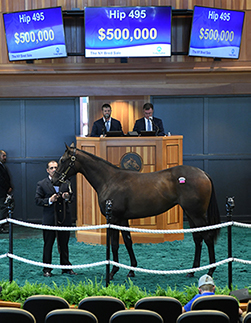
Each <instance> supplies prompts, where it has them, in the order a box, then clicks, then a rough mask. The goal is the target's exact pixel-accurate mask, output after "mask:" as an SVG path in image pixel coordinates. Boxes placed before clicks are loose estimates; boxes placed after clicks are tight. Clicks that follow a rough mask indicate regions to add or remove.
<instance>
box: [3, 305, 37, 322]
mask: <svg viewBox="0 0 251 323" xmlns="http://www.w3.org/2000/svg"><path fill="white" fill-rule="evenodd" d="M0 322H1V323H12V322H18V323H36V320H35V318H34V316H33V315H32V314H31V313H29V312H28V311H25V310H23V309H21V308H15V307H0Z"/></svg>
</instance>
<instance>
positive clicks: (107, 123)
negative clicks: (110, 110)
mask: <svg viewBox="0 0 251 323" xmlns="http://www.w3.org/2000/svg"><path fill="white" fill-rule="evenodd" d="M105 126H106V131H109V130H110V127H109V121H106V125H105Z"/></svg>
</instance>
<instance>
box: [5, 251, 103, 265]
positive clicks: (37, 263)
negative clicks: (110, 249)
mask: <svg viewBox="0 0 251 323" xmlns="http://www.w3.org/2000/svg"><path fill="white" fill-rule="evenodd" d="M6 256H7V257H9V258H12V259H15V260H18V261H21V262H24V263H26V264H30V265H35V266H39V267H46V268H47V267H48V268H60V269H78V268H90V267H97V266H103V265H106V264H107V263H108V261H107V260H104V261H99V262H94V263H92V264H86V265H65V266H63V265H52V264H45V263H42V262H38V261H33V260H29V259H25V258H22V257H19V256H16V255H13V254H11V253H8V254H6Z"/></svg>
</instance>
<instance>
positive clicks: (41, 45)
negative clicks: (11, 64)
mask: <svg viewBox="0 0 251 323" xmlns="http://www.w3.org/2000/svg"><path fill="white" fill-rule="evenodd" d="M3 19H4V27H5V35H6V41H7V48H8V54H9V60H10V61H18V60H33V59H43V58H59V57H66V56H67V53H66V46H65V36H64V27H63V17H62V9H61V7H55V8H43V9H36V10H28V11H22V12H21V11H20V12H12V13H4V14H3Z"/></svg>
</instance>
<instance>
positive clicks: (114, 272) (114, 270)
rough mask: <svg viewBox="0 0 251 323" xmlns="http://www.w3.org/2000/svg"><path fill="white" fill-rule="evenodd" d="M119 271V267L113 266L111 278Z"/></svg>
mask: <svg viewBox="0 0 251 323" xmlns="http://www.w3.org/2000/svg"><path fill="white" fill-rule="evenodd" d="M118 271H119V267H115V266H113V268H112V271H111V272H110V275H109V277H110V280H113V277H114V275H115V274H116V273H117V272H118Z"/></svg>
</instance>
